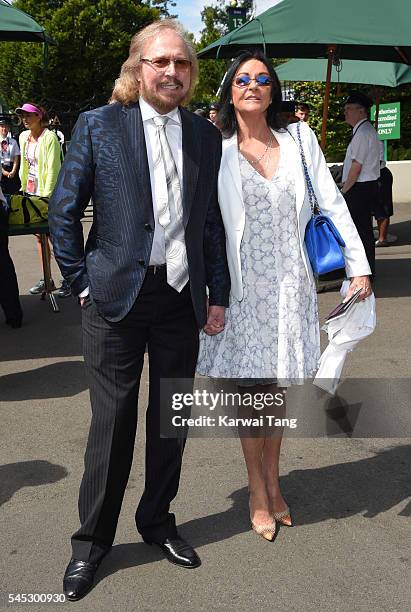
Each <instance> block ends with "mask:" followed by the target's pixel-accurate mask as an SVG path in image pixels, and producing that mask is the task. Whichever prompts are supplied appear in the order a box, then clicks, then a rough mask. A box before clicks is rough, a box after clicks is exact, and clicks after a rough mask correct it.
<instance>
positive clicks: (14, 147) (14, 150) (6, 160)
mask: <svg viewBox="0 0 411 612" xmlns="http://www.w3.org/2000/svg"><path fill="white" fill-rule="evenodd" d="M0 144H1V148H0V160H1V164H2V165H8V166H9V165H10V164H12V163H13V161H14V158H15V157H17V155H20V148H19V145H18V144H17V141H16V140H14V138H10V137H9V136H7V137H6V138H1V137H0Z"/></svg>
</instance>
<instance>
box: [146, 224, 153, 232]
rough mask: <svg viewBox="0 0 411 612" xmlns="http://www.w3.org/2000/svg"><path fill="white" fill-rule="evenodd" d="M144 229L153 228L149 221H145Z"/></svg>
mask: <svg viewBox="0 0 411 612" xmlns="http://www.w3.org/2000/svg"><path fill="white" fill-rule="evenodd" d="M144 229H145V230H147V231H148V232H151V231H152V229H153V228H152V227H151V225H150V223H145V224H144Z"/></svg>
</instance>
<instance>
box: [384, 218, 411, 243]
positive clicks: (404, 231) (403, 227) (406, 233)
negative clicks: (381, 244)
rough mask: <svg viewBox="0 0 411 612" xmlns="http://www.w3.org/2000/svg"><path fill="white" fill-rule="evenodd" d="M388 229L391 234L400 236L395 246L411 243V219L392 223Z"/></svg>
mask: <svg viewBox="0 0 411 612" xmlns="http://www.w3.org/2000/svg"><path fill="white" fill-rule="evenodd" d="M388 231H389V233H390V234H393V235H394V236H398V242H395V243H394V245H395V246H397V245H398V246H400V245H401V246H402V245H405V244H411V220H407V221H398V222H397V223H390V228H389V230H388ZM377 250H379V249H377Z"/></svg>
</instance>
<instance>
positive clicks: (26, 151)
mask: <svg viewBox="0 0 411 612" xmlns="http://www.w3.org/2000/svg"><path fill="white" fill-rule="evenodd" d="M15 112H16V114H17V115H19V117H21V119H22V122H23V125H24V127H25V128H26V130H24V131H23V132H22V133H21V134H20V139H19V140H20V149H21V165H20V180H21V188H22V191H24V192H25V193H26V194H28V195H36V196H40V197H44V198H49V197H50V196H51V194H52V192H53V189H54V186H55V184H56V182H57V176H58V173H59V171H60V167H61V161H60V143H59V141H58V138H57V136H56V135H55V134H54V132H52V131H51V130H49V129H48V127H47V126H48V124H49V117H48V114H47V111H46V110H45V109H44V108H43V107H41V106H39V105H36V104H33V103H31V102H26V103H25V104H23V105H22V106H20V107H19V108H16V111H15ZM36 237H37V248H38V253H39V257H40V261H42V256H41V243H40V236H36ZM48 257H49V259H50V249H48ZM51 284H52V287H54V282H53V281H52V283H51ZM44 288H45V283H44V279H43V278H42V279H40V280H39V281H38V283H37V284H36V285H34V287H32V288H31V289H30V293H31V294H33V295H35V294H38V293H43V291H44ZM60 292H61V295H60ZM66 293H67V294H68V295H70V293H68V288H67V289H66V287H65V286H62V287H61V289H60V290H59V297H66ZM63 294H64V295H63Z"/></svg>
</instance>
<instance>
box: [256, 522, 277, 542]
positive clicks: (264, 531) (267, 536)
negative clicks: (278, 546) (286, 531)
mask: <svg viewBox="0 0 411 612" xmlns="http://www.w3.org/2000/svg"><path fill="white" fill-rule="evenodd" d="M251 528H252V530H253V531H255V532H256V534H257V535H259V536H261V537H262V538H264V540H268V541H269V542H272V541H273V540H274V538H275V533H276V530H277V526H276V523H275V521H273V522H272V523H267V524H265V525H257V524H256V523H253V521H251Z"/></svg>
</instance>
